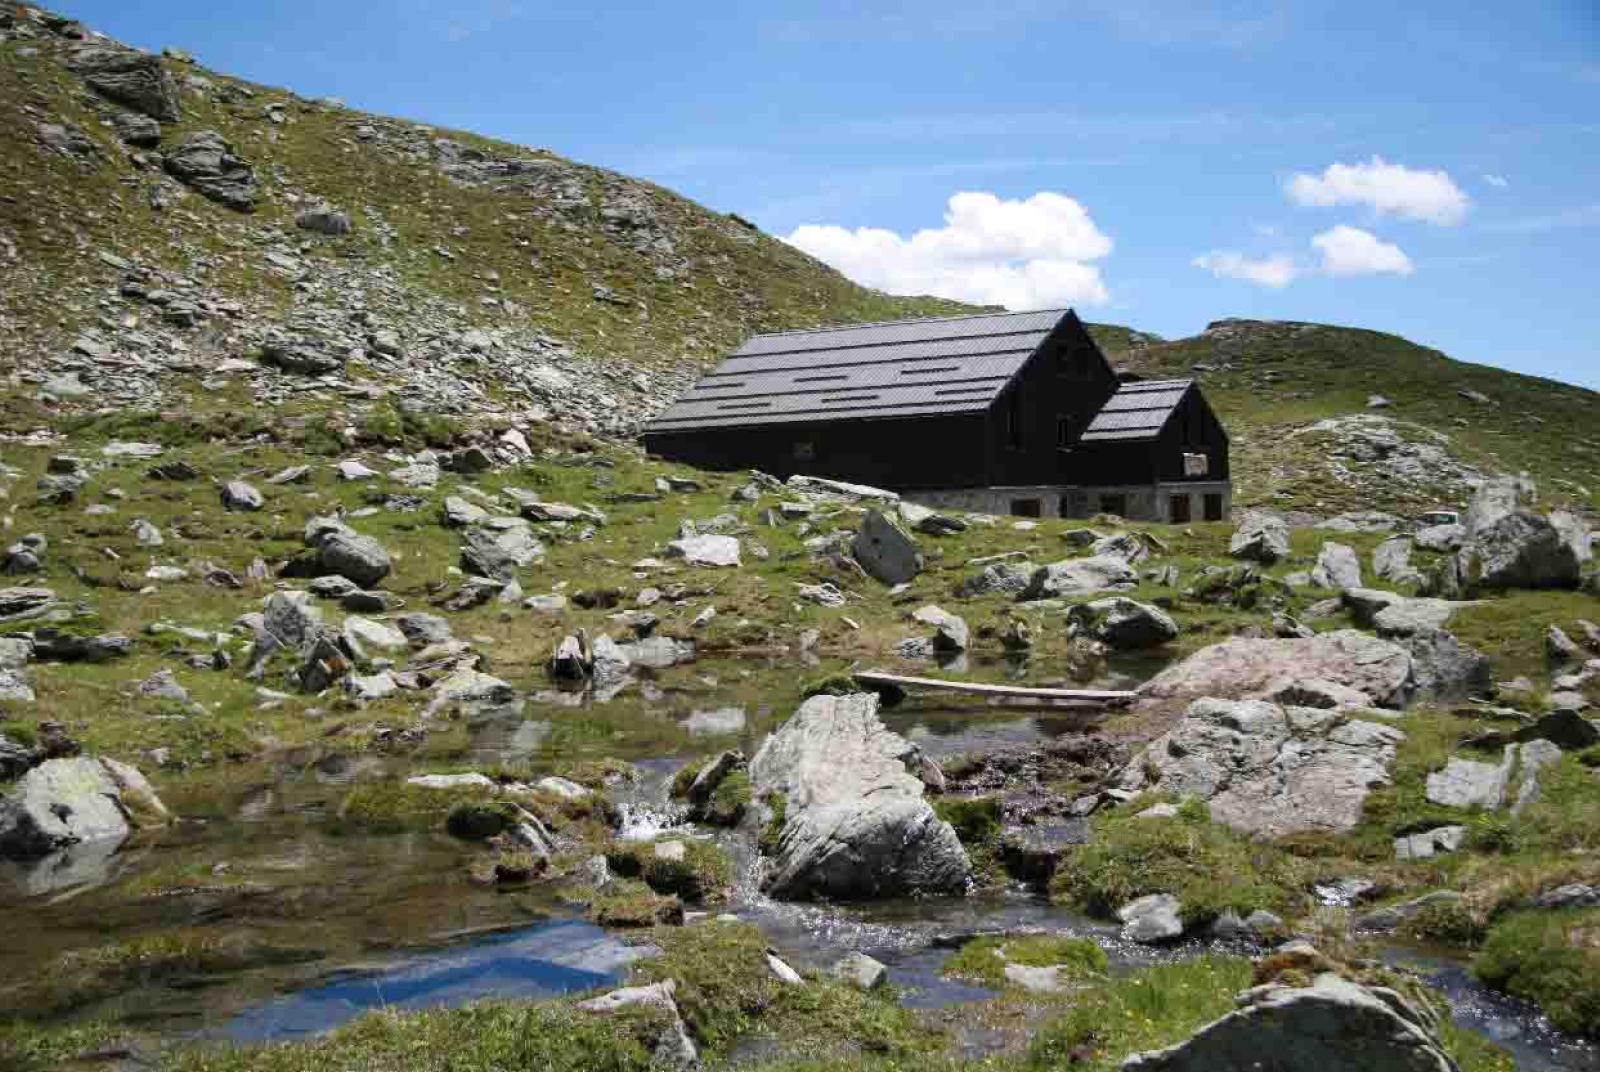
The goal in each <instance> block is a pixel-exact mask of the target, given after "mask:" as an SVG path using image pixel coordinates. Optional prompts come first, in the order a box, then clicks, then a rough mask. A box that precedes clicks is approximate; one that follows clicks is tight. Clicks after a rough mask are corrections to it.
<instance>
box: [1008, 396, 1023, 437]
mask: <svg viewBox="0 0 1600 1072" xmlns="http://www.w3.org/2000/svg"><path fill="white" fill-rule="evenodd" d="M1006 447H1007V449H1009V450H1021V449H1022V394H1021V392H1019V391H1012V392H1011V393H1010V394H1008V395H1006Z"/></svg>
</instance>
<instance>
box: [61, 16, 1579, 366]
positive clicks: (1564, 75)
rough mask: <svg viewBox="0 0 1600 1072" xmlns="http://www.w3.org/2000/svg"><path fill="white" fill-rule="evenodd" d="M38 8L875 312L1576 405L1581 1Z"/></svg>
mask: <svg viewBox="0 0 1600 1072" xmlns="http://www.w3.org/2000/svg"><path fill="white" fill-rule="evenodd" d="M61 6H62V7H63V8H64V9H65V10H67V11H69V12H70V13H71V14H73V15H75V16H77V17H79V18H81V19H83V20H84V21H85V22H87V23H89V24H90V25H92V26H94V27H96V28H98V29H101V30H104V31H106V32H108V33H111V34H113V35H114V36H117V37H120V38H122V39H124V40H127V41H130V42H132V43H135V44H138V45H142V46H144V47H149V48H159V47H161V46H163V45H176V46H181V47H185V48H188V49H189V50H191V51H192V52H194V53H195V54H196V56H197V57H198V58H199V59H200V60H201V61H202V62H205V63H207V64H209V65H211V66H213V67H216V68H218V69H221V70H225V71H229V72H232V73H237V74H240V75H243V76H245V77H249V78H253V79H256V80H259V81H263V82H268V83H273V84H278V85H284V86H287V87H289V88H292V89H294V90H296V91H298V92H301V93H304V94H306V95H310V96H322V95H329V96H337V97H341V98H343V99H344V100H345V101H346V102H348V103H349V104H351V105H353V106H355V107H360V108H365V109H370V110H373V111H378V112H384V113H389V114H395V115H403V116H407V117H411V118H416V119H421V120H425V121H428V122H432V123H437V124H440V125H445V126H452V127H458V128H464V129H471V130H475V131H478V132H481V133H485V134H490V135H494V136H497V137H502V138H506V139H508V140H512V141H517V142H521V143H524V144H528V145H535V146H542V147H546V148H550V149H554V150H555V151H557V152H560V153H562V154H564V155H567V156H570V157H573V158H575V159H578V160H583V161H586V162H590V163H595V164H601V165H605V166H609V167H614V168H617V169H619V170H622V171H625V172H628V173H631V174H635V175H640V176H643V177H646V178H650V179H653V180H655V181H657V182H660V183H662V184H664V185H667V186H670V187H672V188H674V189H677V190H679V191H681V192H683V193H685V194H687V195H689V196H691V197H693V198H695V199H696V200H699V201H701V202H703V203H705V204H707V205H709V206H711V207H712V208H716V209H719V210H722V211H729V212H738V213H741V214H742V215H744V216H747V217H749V218H751V219H753V220H755V221H756V222H757V223H759V224H760V225H761V226H762V227H763V228H765V229H766V230H768V231H770V232H772V233H775V234H778V235H782V236H790V237H792V238H793V239H794V240H795V241H796V242H797V244H801V245H803V246H804V247H805V248H807V249H810V250H811V251H813V252H816V253H818V254H819V255H822V256H824V257H825V258H826V259H829V260H830V261H832V262H834V263H836V264H838V265H839V266H840V267H841V268H843V269H844V270H846V271H847V273H849V274H853V275H855V276H857V277H859V278H862V279H863V281H865V282H869V283H873V284H876V285H884V286H888V287H911V288H914V289H917V288H922V289H925V288H927V287H937V288H940V289H943V290H945V291H947V292H949V293H951V294H952V295H953V296H957V297H985V296H988V297H998V298H1000V299H1001V300H1005V301H1008V302H1009V303H1010V304H1013V305H1019V306H1025V305H1030V304H1033V305H1036V304H1040V303H1051V304H1053V303H1055V302H1057V301H1066V302H1071V303H1074V304H1076V305H1077V306H1078V307H1079V309H1080V311H1081V312H1083V313H1084V314H1085V315H1086V316H1088V317H1089V318H1091V319H1097V320H1108V321H1113V322H1121V323H1127V324H1131V325H1133V326H1136V327H1140V328H1143V329H1145V330H1149V331H1154V332H1157V333H1158V334H1162V335H1166V336H1169V337H1176V336H1182V335H1189V334H1193V333H1195V332H1197V331H1199V330H1200V329H1201V328H1202V327H1204V325H1205V324H1206V323H1207V322H1208V321H1210V320H1212V319H1215V318H1218V317H1222V316H1248V317H1269V318H1283V319H1297V320H1316V321H1324V322H1330V323H1338V324H1351V325H1358V326H1362V327H1371V328H1375V329H1379V330H1384V331H1393V332H1397V333H1399V334H1402V335H1406V336H1408V337H1410V338H1412V339H1415V340H1417V341H1419V342H1423V343H1427V344H1429V345H1433V346H1437V347H1439V348H1441V349H1443V350H1445V351H1447V352H1448V353H1450V354H1451V355H1452V356H1455V357H1459V358H1461V359H1464V360H1471V361H1479V362H1484V363H1488V364H1496V365H1502V366H1505V367H1508V368H1514V369H1518V370H1521V371H1526V372H1530V373H1534V374H1538V375H1545V376H1551V377H1554V378H1558V379H1563V380H1567V381H1570V382H1576V383H1582V384H1585V385H1587V386H1591V387H1600V298H1597V293H1600V285H1597V283H1596V279H1597V278H1600V266H1597V261H1600V257H1597V254H1600V3H1596V0H1546V2H1540V0H1530V2H1526V3H1518V4H1511V3H1505V2H1500V3H1484V4H1462V3H1460V2H1459V0H1452V2H1449V3H1441V2H1434V0H1417V2H1412V3H1394V2H1393V0H1388V2H1385V3H1369V2H1367V0H1338V2H1326V3H1324V2H1316V3H1313V2H1294V0H1290V2H1285V3H1255V2H1242V0H1241V2H1222V3H1213V4H1206V5H1200V4H1192V5H1191V4H1179V3H1170V2H1167V0H1081V2H1076V3H1072V2H1060V0H1057V2H1049V0H995V2H992V3H990V4H988V5H972V4H959V5H958V4H951V3H947V2H945V0H918V2H913V0H896V2H886V3H874V2H872V0H855V2H852V0H813V2H808V3H781V2H776V3H766V4H759V5H757V4H740V5H731V4H703V3H702V4H662V3H638V2H634V0H614V2H612V3H610V4H606V5H596V4H593V3H588V2H581V3H580V2H569V3H536V2H533V0H457V2H455V3H451V4H438V3H429V2H424V0H386V2H379V0H340V2H339V3H337V4H311V3H305V2H301V0H276V2H263V3H256V4H243V3H228V2H222V3H218V2H216V0H212V2H208V3H200V2H196V0H169V2H163V0H142V2H140V3H137V4H130V3H128V2H127V0H79V2H70V3H62V4H61ZM958 194H965V195H967V196H965V197H964V198H960V199H957V200H955V201H952V198H953V197H955V196H956V195H958ZM918 232H923V233H922V234H918Z"/></svg>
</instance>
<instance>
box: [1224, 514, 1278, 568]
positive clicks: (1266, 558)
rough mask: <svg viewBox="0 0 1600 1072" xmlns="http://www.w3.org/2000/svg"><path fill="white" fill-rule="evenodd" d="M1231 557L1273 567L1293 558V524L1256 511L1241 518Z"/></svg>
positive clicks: (1234, 536)
mask: <svg viewBox="0 0 1600 1072" xmlns="http://www.w3.org/2000/svg"><path fill="white" fill-rule="evenodd" d="M1228 554H1230V555H1232V556H1233V557H1234V558H1242V559H1247V560H1249V561H1252V562H1260V563H1263V564H1265V565H1271V564H1272V563H1274V562H1277V561H1278V560H1279V559H1283V558H1287V557H1288V555H1289V524H1288V522H1286V521H1284V520H1283V518H1281V517H1279V516H1278V515H1276V514H1271V513H1267V512H1265V511H1259V510H1253V511H1250V512H1249V513H1247V514H1245V516H1244V517H1242V518H1240V519H1239V527H1238V529H1237V530H1236V531H1235V532H1234V534H1233V538H1232V539H1231V540H1230V541H1229V542H1228Z"/></svg>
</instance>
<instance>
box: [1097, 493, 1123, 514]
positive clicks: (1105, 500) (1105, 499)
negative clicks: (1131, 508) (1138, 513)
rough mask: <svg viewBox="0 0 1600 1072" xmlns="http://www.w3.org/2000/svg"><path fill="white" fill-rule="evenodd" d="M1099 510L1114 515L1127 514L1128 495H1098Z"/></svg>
mask: <svg viewBox="0 0 1600 1072" xmlns="http://www.w3.org/2000/svg"><path fill="white" fill-rule="evenodd" d="M1100 512H1101V513H1102V514H1111V515H1113V516H1114V517H1127V516H1128V497H1127V496H1126V495H1102V496H1100Z"/></svg>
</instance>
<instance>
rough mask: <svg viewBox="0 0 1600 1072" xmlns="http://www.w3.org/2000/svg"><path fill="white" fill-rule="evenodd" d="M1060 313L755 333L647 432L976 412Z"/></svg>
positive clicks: (1062, 312)
mask: <svg viewBox="0 0 1600 1072" xmlns="http://www.w3.org/2000/svg"><path fill="white" fill-rule="evenodd" d="M1066 314H1067V310H1065V309H1047V310H1042V311H1039V312H1031V313H983V314H979V315H977V316H953V317H937V318H932V319H925V320H895V321H889V322H886V323H881V324H858V325H852V326H850V327H839V328H822V329H818V330H814V331H784V332H775V333H773V334H768V335H755V336H752V337H751V338H750V339H749V340H748V341H746V342H745V344H744V345H743V346H741V347H740V348H739V349H738V350H737V351H735V352H734V353H733V354H732V355H731V356H729V357H728V358H727V360H725V361H723V363H722V364H721V365H719V366H718V367H717V368H716V369H715V370H714V371H712V372H711V373H709V374H707V375H706V376H704V377H702V378H701V379H700V381H699V382H698V383H696V384H695V385H694V387H692V388H691V389H690V390H689V391H688V392H687V393H686V394H684V395H683V396H682V397H681V398H679V399H678V400H677V401H676V402H674V403H673V404H672V405H671V406H670V407H668V408H667V409H666V410H665V411H663V412H662V413H661V414H660V415H659V416H658V417H656V418H655V420H653V421H651V422H650V424H649V425H648V426H647V429H646V430H647V431H651V432H671V431H682V430H687V429H696V428H726V427H734V426H743V425H762V424H775V423H787V422H793V421H828V420H850V419H856V418H862V417H891V416H892V417H908V416H915V415H919V414H929V413H957V412H966V411H981V410H984V409H987V408H988V407H989V405H990V403H992V402H993V401H994V399H995V397H996V396H997V395H998V394H999V393H1000V391H1001V389H1002V388H1003V387H1004V386H1005V385H1006V383H1007V381H1009V380H1010V379H1011V376H1012V375H1013V374H1014V373H1015V372H1016V371H1017V370H1018V369H1019V368H1021V367H1022V365H1023V364H1024V363H1025V362H1026V361H1027V360H1028V358H1029V357H1030V356H1031V355H1032V354H1033V352H1034V351H1035V350H1037V349H1038V348H1039V345H1040V343H1042V342H1044V340H1045V337H1046V336H1048V335H1049V334H1050V332H1051V331H1052V330H1053V329H1054V328H1055V327H1056V325H1057V324H1058V323H1059V322H1060V321H1061V319H1062V318H1063V317H1064V316H1065V315H1066Z"/></svg>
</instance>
